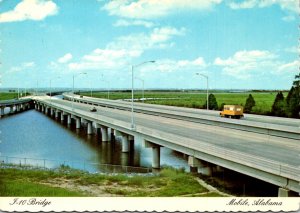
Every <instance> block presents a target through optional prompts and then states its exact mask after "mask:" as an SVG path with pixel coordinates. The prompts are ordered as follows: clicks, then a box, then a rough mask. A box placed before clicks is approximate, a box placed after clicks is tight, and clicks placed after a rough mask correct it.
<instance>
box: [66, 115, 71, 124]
mask: <svg viewBox="0 0 300 213" xmlns="http://www.w3.org/2000/svg"><path fill="white" fill-rule="evenodd" d="M71 123H72V119H71V115H70V114H69V115H68V121H67V124H68V125H71Z"/></svg>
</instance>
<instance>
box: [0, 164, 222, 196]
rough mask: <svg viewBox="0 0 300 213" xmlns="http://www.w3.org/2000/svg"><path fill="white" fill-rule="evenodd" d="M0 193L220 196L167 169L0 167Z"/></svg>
mask: <svg viewBox="0 0 300 213" xmlns="http://www.w3.org/2000/svg"><path fill="white" fill-rule="evenodd" d="M0 196H130V197H132V196H133V197H135V196H143V197H149V196H156V197H159V196H167V197H169V196H204V197H206V196H221V195H220V194H219V193H217V192H215V191H210V190H208V189H207V188H205V187H204V186H202V185H200V184H199V182H198V181H197V179H196V177H194V176H193V175H191V174H188V173H185V172H184V171H181V170H176V169H171V168H166V169H163V170H162V171H161V172H160V173H159V174H157V175H146V176H145V175H143V176H142V175H132V176H129V175H125V174H117V175H116V174H110V175H104V174H89V173H85V172H82V171H78V170H72V169H67V170H66V169H64V170H58V171H48V170H24V169H14V168H2V169H0Z"/></svg>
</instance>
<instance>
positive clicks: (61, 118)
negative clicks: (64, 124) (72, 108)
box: [60, 112, 65, 121]
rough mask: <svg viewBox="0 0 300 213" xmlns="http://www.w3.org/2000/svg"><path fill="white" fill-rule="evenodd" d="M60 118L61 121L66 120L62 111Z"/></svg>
mask: <svg viewBox="0 0 300 213" xmlns="http://www.w3.org/2000/svg"><path fill="white" fill-rule="evenodd" d="M60 120H61V121H64V120H65V115H64V112H61V113H60Z"/></svg>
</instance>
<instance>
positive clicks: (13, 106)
mask: <svg viewBox="0 0 300 213" xmlns="http://www.w3.org/2000/svg"><path fill="white" fill-rule="evenodd" d="M31 102H32V99H31V98H23V99H12V100H5V101H0V118H1V117H2V116H4V114H5V113H4V110H5V108H9V109H10V110H9V114H14V113H16V112H20V111H22V110H27V109H30V107H31V106H30V104H31Z"/></svg>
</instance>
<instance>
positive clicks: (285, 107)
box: [203, 73, 300, 118]
mask: <svg viewBox="0 0 300 213" xmlns="http://www.w3.org/2000/svg"><path fill="white" fill-rule="evenodd" d="M208 103H209V109H211V110H222V109H223V106H224V105H225V103H222V104H221V106H220V107H218V102H217V100H216V97H215V96H214V95H213V94H210V95H209V96H208ZM206 106H207V101H206V102H205V104H204V105H203V108H206ZM254 106H255V100H254V98H253V96H252V95H251V94H249V96H248V98H247V100H246V103H245V106H244V112H245V113H251V112H252V108H253V107H254ZM268 114H269V115H272V116H279V117H290V118H299V117H300V73H299V74H298V75H296V76H295V80H294V81H293V85H292V87H291V89H290V90H289V93H288V95H287V97H286V98H285V97H284V95H283V93H282V92H281V91H280V92H278V93H277V95H276V97H275V100H274V102H273V105H272V109H271V111H270V112H269V113H268Z"/></svg>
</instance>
